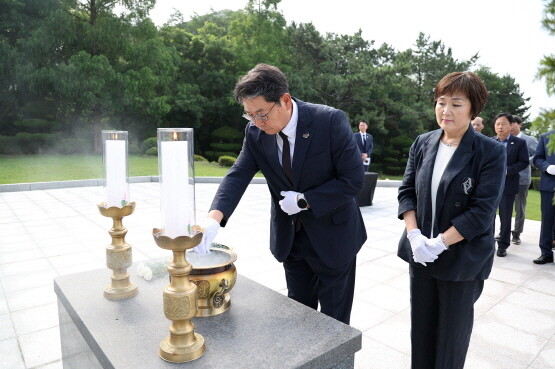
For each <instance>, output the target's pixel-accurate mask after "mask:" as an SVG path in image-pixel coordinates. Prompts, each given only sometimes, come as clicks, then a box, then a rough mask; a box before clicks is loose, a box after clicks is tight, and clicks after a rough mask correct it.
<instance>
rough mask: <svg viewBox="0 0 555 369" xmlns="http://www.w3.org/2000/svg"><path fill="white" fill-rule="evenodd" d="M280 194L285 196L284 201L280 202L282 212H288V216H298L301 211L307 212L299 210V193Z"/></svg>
mask: <svg viewBox="0 0 555 369" xmlns="http://www.w3.org/2000/svg"><path fill="white" fill-rule="evenodd" d="M279 194H280V195H281V196H283V200H280V201H279V206H281V210H283V211H284V212H286V213H287V214H288V215H293V214H297V213H299V212H300V211H301V210H306V209H301V208H299V206H298V205H297V200H298V197H299V195H300V193H299V192H295V191H281V192H280V193H279Z"/></svg>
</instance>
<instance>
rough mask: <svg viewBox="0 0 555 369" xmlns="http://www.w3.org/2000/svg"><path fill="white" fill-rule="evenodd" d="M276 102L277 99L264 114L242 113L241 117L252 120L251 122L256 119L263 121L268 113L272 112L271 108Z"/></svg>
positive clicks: (266, 118)
mask: <svg viewBox="0 0 555 369" xmlns="http://www.w3.org/2000/svg"><path fill="white" fill-rule="evenodd" d="M276 104H277V101H276V102H275V103H274V105H272V107H271V108H270V110H269V111H268V112H267V113H266V114H248V113H244V114H243V115H242V117H243V118H245V119H246V120H250V121H252V122H253V123H254V122H255V121H256V120H259V121H262V122H265V121H267V120H268V115H269V114H270V113H271V112H272V109H273V108H274V106H276Z"/></svg>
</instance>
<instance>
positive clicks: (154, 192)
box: [0, 183, 555, 369]
mask: <svg viewBox="0 0 555 369" xmlns="http://www.w3.org/2000/svg"><path fill="white" fill-rule="evenodd" d="M216 189H217V184H207V183H203V184H197V185H196V199H197V209H196V210H197V214H198V215H204V214H205V213H206V211H207V209H208V207H209V205H210V201H211V199H212V196H213V195H214V193H215V191H216ZM396 193H397V189H396V188H391V187H378V188H376V192H375V197H374V205H373V206H370V207H363V208H361V210H362V213H363V217H364V221H365V224H366V228H367V231H368V235H369V239H368V241H367V242H366V244H365V245H364V246H363V248H362V250H361V251H360V253H359V255H358V259H357V260H358V269H357V281H356V295H355V302H354V307H353V314H352V319H351V324H352V325H353V326H354V327H356V328H358V329H360V330H361V331H362V332H363V348H362V350H361V351H360V352H358V353H357V354H356V362H355V365H356V368H358V369H363V368H364V369H369V368H376V369H386V368H392V369H403V368H409V367H410V360H409V354H410V338H409V330H410V328H409V294H408V284H409V280H408V272H407V269H408V268H407V264H406V263H405V262H403V261H401V260H400V259H398V258H397V256H396V255H395V253H396V248H397V242H398V239H399V236H400V235H401V231H402V229H403V223H402V222H401V221H399V220H397V218H396V211H397V202H396ZM131 196H132V199H133V200H134V201H136V203H137V207H136V210H135V213H134V214H132V215H131V216H129V217H127V218H125V219H124V226H125V227H126V228H127V229H128V230H129V233H128V235H127V237H126V240H127V241H128V242H129V243H130V244H131V245H132V246H133V257H134V261H139V260H146V259H150V258H157V257H169V256H168V252H167V251H164V250H161V249H160V248H158V247H157V246H156V245H155V244H154V242H153V240H152V236H151V232H152V228H154V227H159V226H160V212H159V200H158V198H159V193H158V184H157V183H134V184H132V185H131ZM101 199H102V188H101V187H81V188H67V189H52V190H38V191H23V192H4V193H0V234H1V235H2V236H1V238H0V368H5V369H17V368H26V369H34V368H44V369H47V368H48V369H54V368H56V369H58V368H62V362H61V352H60V338H59V331H58V316H57V306H56V296H55V294H54V291H53V284H52V279H53V278H54V277H56V276H58V275H63V274H70V273H75V272H81V271H86V270H92V269H97V268H105V267H106V266H105V247H106V245H108V244H109V243H110V237H109V235H108V233H107V230H108V229H109V228H110V227H111V220H110V219H108V218H104V217H102V216H101V215H100V213H99V212H98V209H97V207H96V203H98V202H100V201H101ZM269 210H270V201H269V194H268V190H267V187H266V185H263V184H252V185H250V186H249V188H248V190H247V193H246V194H245V195H244V197H243V199H242V201H241V203H240V205H239V207H238V208H237V210H236V212H235V214H234V215H233V216H232V217H231V220H230V222H229V223H228V226H227V227H225V228H222V229H221V231H220V232H219V234H218V237H217V238H216V241H218V242H220V243H223V244H226V245H229V246H232V247H233V248H234V250H235V251H236V252H237V254H238V260H237V263H236V266H237V269H238V272H239V273H241V274H242V275H244V276H246V277H248V278H251V279H253V280H255V281H257V282H259V283H261V284H263V285H266V286H268V287H269V288H272V289H274V290H276V291H279V292H281V293H284V294H285V293H286V285H285V278H284V274H283V270H282V267H281V265H280V264H279V263H278V262H277V261H275V259H274V258H273V256H272V255H271V253H270V251H269V249H268V237H269V214H270V211H269ZM539 229H540V224H539V222H533V221H526V224H525V232H524V233H523V235H522V240H523V243H522V245H520V246H511V248H510V249H509V254H508V256H507V257H506V258H503V259H501V258H497V257H496V259H495V263H494V269H493V272H492V274H491V277H490V279H489V280H488V281H486V284H485V289H484V293H483V294H482V297H481V298H480V300H479V301H478V303H477V304H476V319H475V326H474V333H473V336H472V340H471V345H470V351H469V354H468V358H467V365H466V368H477V369H488V368H514V369H524V368H534V369H547V368H555V265H554V264H550V265H544V266H538V265H535V264H533V263H532V259H534V258H535V257H537V256H538V255H539V249H538V246H537V244H538V237H539ZM130 272H131V273H132V278H138V277H137V276H136V274H135V270H134V268H131V270H130ZM107 284H108V281H107ZM98 293H102V291H99V292H98ZM160 319H165V318H164V317H163V316H161V317H160Z"/></svg>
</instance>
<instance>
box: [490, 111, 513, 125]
mask: <svg viewBox="0 0 555 369" xmlns="http://www.w3.org/2000/svg"><path fill="white" fill-rule="evenodd" d="M503 117H505V118H507V120H508V121H509V123H514V121H515V118H514V117H513V115H512V114H511V113H499V114H497V115H496V116H495V119H494V120H493V123H495V121H496V120H497V119H499V118H503Z"/></svg>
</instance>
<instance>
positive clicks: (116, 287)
mask: <svg viewBox="0 0 555 369" xmlns="http://www.w3.org/2000/svg"><path fill="white" fill-rule="evenodd" d="M98 210H100V214H102V215H103V216H105V217H110V218H112V220H113V225H112V228H111V229H110V230H109V231H108V233H109V234H110V236H112V244H111V245H108V246H106V265H107V266H108V268H110V269H112V270H113V274H112V283H111V285H110V286H108V287H106V289H104V297H106V298H107V299H109V300H123V299H127V298H130V297H133V296H135V295H136V294H137V293H139V289H138V288H137V285H136V284H135V283H131V282H130V281H129V274H128V273H127V268H129V267H130V266H131V263H132V259H133V258H132V254H131V245H129V244H128V243H127V242H125V235H126V234H127V229H125V228H124V227H123V224H122V219H123V217H125V216H128V215H131V214H132V213H133V211H134V210H135V202H131V203H129V204H127V205H125V206H123V207H121V208H118V207H115V206H112V207H109V208H106V207H105V203H101V204H99V205H98Z"/></svg>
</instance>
